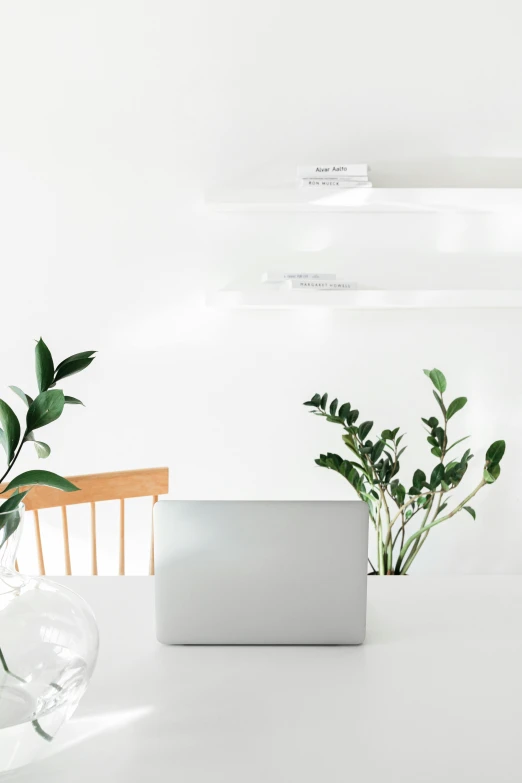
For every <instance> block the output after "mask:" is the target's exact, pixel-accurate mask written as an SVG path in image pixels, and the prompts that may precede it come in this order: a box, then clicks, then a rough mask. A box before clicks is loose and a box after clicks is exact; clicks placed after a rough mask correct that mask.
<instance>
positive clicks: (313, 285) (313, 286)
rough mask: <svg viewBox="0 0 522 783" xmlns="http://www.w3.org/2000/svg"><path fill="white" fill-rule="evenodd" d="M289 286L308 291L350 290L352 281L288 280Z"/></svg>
mask: <svg viewBox="0 0 522 783" xmlns="http://www.w3.org/2000/svg"><path fill="white" fill-rule="evenodd" d="M289 286H290V288H301V289H302V288H307V289H308V290H309V291H350V290H352V289H353V288H354V285H353V283H347V282H346V280H290V281H289Z"/></svg>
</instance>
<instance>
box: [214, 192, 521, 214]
mask: <svg viewBox="0 0 522 783" xmlns="http://www.w3.org/2000/svg"><path fill="white" fill-rule="evenodd" d="M206 204H207V207H208V208H209V209H210V210H212V211H215V212H406V213H441V214H445V213H468V214H504V213H506V212H513V213H517V214H519V215H522V188H377V187H374V188H352V189H349V190H337V189H336V190H335V191H334V192H332V190H331V189H328V188H320V187H318V188H310V187H299V186H298V185H297V184H296V185H293V186H292V185H285V186H273V187H262V188H261V187H260V188H228V189H220V190H216V191H213V192H212V193H211V194H210V195H209V196H208V198H207V199H206Z"/></svg>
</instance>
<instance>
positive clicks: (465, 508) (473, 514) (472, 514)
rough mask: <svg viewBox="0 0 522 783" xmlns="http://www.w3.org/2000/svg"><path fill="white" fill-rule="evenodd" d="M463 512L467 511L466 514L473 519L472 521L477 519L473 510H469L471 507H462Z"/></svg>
mask: <svg viewBox="0 0 522 783" xmlns="http://www.w3.org/2000/svg"><path fill="white" fill-rule="evenodd" d="M464 510H465V511H467V512H468V514H471V516H472V517H473V519H476V518H477V515H476V513H475V509H474V508H471V506H464Z"/></svg>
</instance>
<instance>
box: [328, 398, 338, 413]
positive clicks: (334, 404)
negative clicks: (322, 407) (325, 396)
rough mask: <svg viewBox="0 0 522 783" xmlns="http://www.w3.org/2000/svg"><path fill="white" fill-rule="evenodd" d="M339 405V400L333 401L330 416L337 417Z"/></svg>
mask: <svg viewBox="0 0 522 783" xmlns="http://www.w3.org/2000/svg"><path fill="white" fill-rule="evenodd" d="M338 404H339V400H338V399H337V398H336V399H335V400H332V402H331V403H330V416H335V414H336V411H337V406H338Z"/></svg>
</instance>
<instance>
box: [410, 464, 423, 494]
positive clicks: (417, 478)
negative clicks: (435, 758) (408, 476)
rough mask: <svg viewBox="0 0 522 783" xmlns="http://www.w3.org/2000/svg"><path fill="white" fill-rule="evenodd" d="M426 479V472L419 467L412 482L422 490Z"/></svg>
mask: <svg viewBox="0 0 522 783" xmlns="http://www.w3.org/2000/svg"><path fill="white" fill-rule="evenodd" d="M425 481H426V474H425V473H424V471H423V470H419V469H417V470H416V471H415V473H414V474H413V479H412V484H413V486H414V487H415V489H418V490H419V491H420V490H421V489H422V488H423V486H424V482H425Z"/></svg>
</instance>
